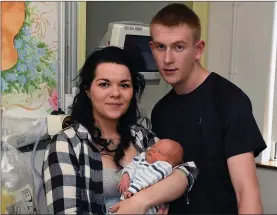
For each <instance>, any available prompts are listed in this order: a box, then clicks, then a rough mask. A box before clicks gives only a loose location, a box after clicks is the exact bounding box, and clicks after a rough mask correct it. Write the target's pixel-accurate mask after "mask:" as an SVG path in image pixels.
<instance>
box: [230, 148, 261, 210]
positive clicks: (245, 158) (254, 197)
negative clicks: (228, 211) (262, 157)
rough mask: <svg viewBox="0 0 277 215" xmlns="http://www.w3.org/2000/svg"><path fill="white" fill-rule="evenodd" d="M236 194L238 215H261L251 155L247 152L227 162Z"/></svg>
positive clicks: (253, 161) (254, 166)
mask: <svg viewBox="0 0 277 215" xmlns="http://www.w3.org/2000/svg"><path fill="white" fill-rule="evenodd" d="M227 163H228V169H229V172H230V176H231V180H232V183H233V186H234V189H235V192H236V197H237V202H238V212H239V214H262V213H263V209H262V203H261V197H260V192H259V184H258V180H257V175H256V165H255V160H254V156H253V153H251V152H248V153H244V154H240V155H236V156H233V157H230V158H229V159H228V160H227Z"/></svg>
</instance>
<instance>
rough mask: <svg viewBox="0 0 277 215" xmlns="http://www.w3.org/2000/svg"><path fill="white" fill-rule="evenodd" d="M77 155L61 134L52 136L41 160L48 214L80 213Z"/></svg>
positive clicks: (79, 181)
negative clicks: (42, 160)
mask: <svg viewBox="0 0 277 215" xmlns="http://www.w3.org/2000/svg"><path fill="white" fill-rule="evenodd" d="M78 171H79V164H78V160H77V157H76V155H75V153H74V151H73V149H72V147H71V146H70V144H69V143H68V142H67V140H66V139H65V138H64V137H63V136H62V135H56V136H54V137H53V139H52V142H51V143H50V144H49V145H48V147H47V149H46V151H45V155H44V162H43V182H44V189H45V194H46V201H47V207H48V212H49V214H58V213H59V214H81V210H80V195H81V190H80V187H81V186H80V183H81V180H80V175H79V173H78Z"/></svg>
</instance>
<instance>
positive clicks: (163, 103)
mask: <svg viewBox="0 0 277 215" xmlns="http://www.w3.org/2000/svg"><path fill="white" fill-rule="evenodd" d="M173 94H174V90H173V89H171V90H170V91H169V92H168V93H167V94H165V95H164V96H163V97H162V98H161V99H160V100H159V101H158V102H157V103H156V104H155V105H154V107H153V110H152V112H157V111H158V112H159V111H161V109H162V108H165V107H167V106H168V105H170V104H171V101H172V98H173Z"/></svg>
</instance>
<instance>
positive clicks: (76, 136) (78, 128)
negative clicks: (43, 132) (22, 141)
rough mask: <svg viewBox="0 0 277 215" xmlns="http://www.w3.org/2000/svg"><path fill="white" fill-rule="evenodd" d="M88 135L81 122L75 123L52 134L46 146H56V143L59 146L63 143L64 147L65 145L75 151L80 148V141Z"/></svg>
mask: <svg viewBox="0 0 277 215" xmlns="http://www.w3.org/2000/svg"><path fill="white" fill-rule="evenodd" d="M89 137H90V135H89V132H88V131H87V129H86V128H85V127H84V126H82V125H81V124H78V123H75V124H72V125H70V126H68V127H66V128H65V129H63V130H61V131H60V132H58V133H57V134H56V135H54V136H53V137H52V138H51V142H50V144H49V145H48V148H53V147H54V148H57V147H56V145H57V144H59V146H61V145H62V144H64V147H65V146H67V147H69V148H72V149H74V151H75V150H77V149H78V148H80V144H81V143H82V141H83V140H84V139H87V138H89ZM58 148H60V147H58ZM78 151H79V150H78Z"/></svg>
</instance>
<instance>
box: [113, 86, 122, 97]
mask: <svg viewBox="0 0 277 215" xmlns="http://www.w3.org/2000/svg"><path fill="white" fill-rule="evenodd" d="M111 96H112V97H119V96H120V89H119V87H117V86H115V87H112V89H111Z"/></svg>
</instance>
